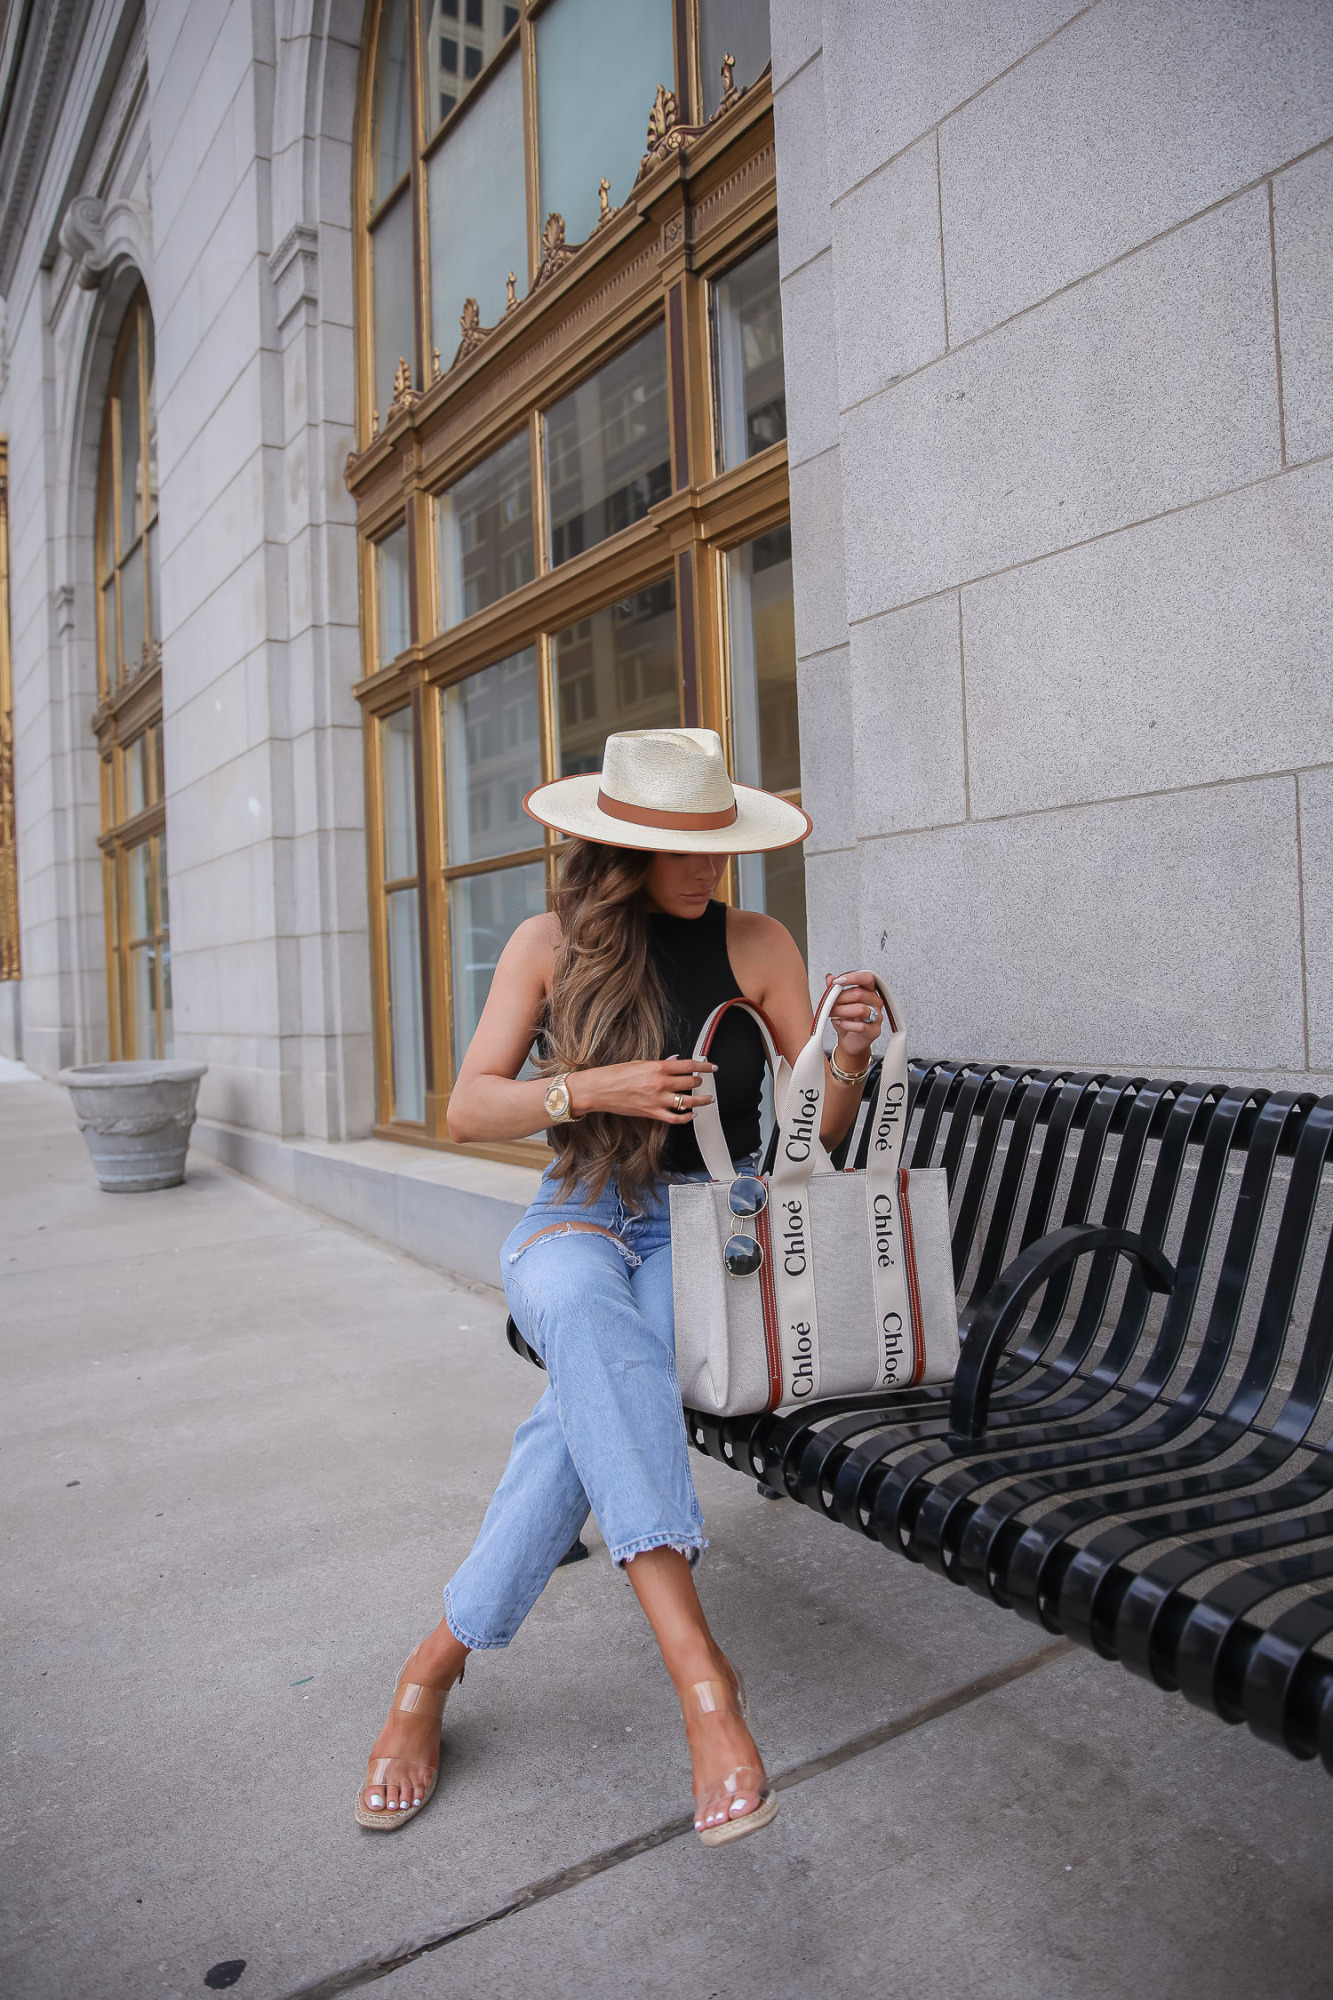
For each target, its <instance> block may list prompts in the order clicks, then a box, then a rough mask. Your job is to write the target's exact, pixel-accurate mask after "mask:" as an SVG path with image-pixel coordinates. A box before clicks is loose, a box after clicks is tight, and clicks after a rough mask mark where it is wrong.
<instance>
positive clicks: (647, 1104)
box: [567, 1056, 717, 1125]
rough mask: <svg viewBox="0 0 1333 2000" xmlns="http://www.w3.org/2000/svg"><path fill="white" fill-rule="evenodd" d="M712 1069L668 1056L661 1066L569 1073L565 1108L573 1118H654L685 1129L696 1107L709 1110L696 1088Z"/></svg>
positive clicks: (707, 1097) (709, 1096)
mask: <svg viewBox="0 0 1333 2000" xmlns="http://www.w3.org/2000/svg"><path fill="white" fill-rule="evenodd" d="M716 1071H717V1064H716V1063H710V1062H702V1061H700V1060H698V1059H697V1058H696V1057H694V1056H667V1057H665V1058H664V1060H663V1061H661V1062H629V1063H608V1064H607V1065H606V1067H605V1068H603V1069H583V1070H577V1069H576V1070H571V1071H570V1073H569V1076H568V1078H567V1083H568V1088H569V1108H570V1110H571V1111H572V1112H573V1113H574V1116H575V1117H576V1118H583V1117H586V1116H587V1114H588V1113H589V1112H590V1111H613V1112H615V1113H617V1114H618V1115H619V1116H620V1117H622V1118H655V1119H657V1120H658V1122H659V1123H660V1124H663V1125H688V1124H690V1123H691V1122H692V1121H693V1118H694V1107H695V1105H696V1104H711V1103H712V1101H713V1093H712V1092H711V1091H706V1090H703V1089H701V1088H700V1086H701V1085H702V1084H703V1083H704V1081H705V1080H706V1079H708V1078H711V1077H712V1076H713V1075H714V1074H715V1073H716Z"/></svg>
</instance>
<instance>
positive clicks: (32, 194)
mask: <svg viewBox="0 0 1333 2000" xmlns="http://www.w3.org/2000/svg"><path fill="white" fill-rule="evenodd" d="M78 11H79V10H78V9H77V8H76V0H18V4H17V5H16V6H15V7H14V10H13V15H14V18H13V20H12V22H11V24H10V27H11V29H12V32H7V33H6V35H5V40H4V46H3V59H4V62H5V69H4V73H3V75H0V293H4V294H8V292H9V288H10V285H11V284H12V282H13V277H14V266H15V263H16V262H17V259H18V253H19V248H20V246H21V244H22V242H23V235H24V231H25V230H26V228H27V226H28V223H29V220H30V218H31V216H32V210H33V204H34V202H35V200H36V197H37V188H38V185H39V183H40V180H41V175H42V168H43V166H44V165H45V163H46V158H47V155H48V153H49V152H50V150H51V140H52V136H53V134H54V131H55V123H56V117H57V115H58V113H59V110H60V102H61V99H62V97H63V95H64V90H65V86H66V84H67V82H68V79H69V73H70V66H69V64H68V62H67V61H66V51H67V48H68V44H69V36H70V28H71V25H72V23H73V22H74V19H75V16H76V13H77V12H78Z"/></svg>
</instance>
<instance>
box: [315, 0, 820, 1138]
mask: <svg viewBox="0 0 1333 2000" xmlns="http://www.w3.org/2000/svg"><path fill="white" fill-rule="evenodd" d="M544 4H548V0H521V6H520V19H519V23H518V26H517V28H516V29H515V30H514V31H512V32H513V33H514V34H516V35H517V37H518V41H519V49H520V61H521V64H522V70H523V83H524V124H525V133H524V139H525V146H524V153H525V176H526V183H527V191H528V205H527V214H528V237H529V242H528V260H529V268H528V272H527V280H528V282H527V288H526V293H525V294H524V293H520V292H519V288H517V287H516V288H515V290H516V297H515V299H514V300H513V301H511V306H510V309H509V310H508V311H506V312H505V314H504V315H503V317H502V318H501V320H500V321H499V322H498V323H497V324H496V325H495V326H494V327H491V328H484V327H481V326H480V325H479V324H477V322H476V317H475V314H473V315H472V316H471V318H469V313H468V312H467V310H466V309H465V311H464V315H463V319H462V322H461V324H460V340H459V345H458V350H457V352H456V354H455V355H454V356H453V357H451V358H448V359H446V360H445V361H443V362H442V360H441V356H440V354H439V352H438V351H437V350H433V349H432V348H431V345H430V271H429V228H428V222H427V215H426V174H425V168H426V163H427V161H428V159H429V157H430V155H431V154H432V152H433V151H434V150H435V148H436V146H438V145H439V144H440V143H441V142H442V140H443V137H444V135H445V134H447V133H448V132H449V131H450V130H451V129H453V127H454V124H455V122H456V120H457V119H458V118H460V117H463V116H466V114H467V106H468V103H469V102H470V99H471V95H472V92H469V93H468V95H467V96H465V97H464V98H463V99H462V100H461V102H460V104H459V106H458V107H457V108H456V109H455V110H454V111H453V112H451V113H450V115H449V117H448V118H447V119H446V120H445V121H444V122H443V123H442V124H441V126H440V127H439V129H438V130H437V131H435V132H433V133H430V134H427V133H426V131H425V128H424V115H423V93H422V90H421V87H420V75H421V60H422V57H421V29H420V8H419V5H418V4H417V0H411V4H409V9H408V19H409V36H408V53H409V70H410V76H409V95H410V103H411V118H412V147H411V164H410V169H409V174H408V176H407V185H408V186H409V188H410V200H411V202H412V217H413V248H414V258H413V265H414V312H413V325H414V332H415V353H414V354H412V355H404V356H402V357H401V361H400V365H399V368H398V371H397V379H396V384H395V393H394V396H393V399H392V401H391V403H390V406H389V408H388V410H387V411H383V412H381V411H379V410H378V409H377V408H376V404H375V390H374V381H375V375H374V327H373V318H372V305H373V300H372V271H371V229H372V225H373V223H374V221H375V220H376V219H377V218H378V217H379V216H381V215H383V214H385V213H386V212H387V209H388V207H389V204H390V202H391V201H393V200H396V199H398V198H399V195H400V193H401V190H402V188H403V186H404V182H403V181H399V182H398V183H396V184H395V188H394V190H393V191H392V193H391V194H390V195H388V196H386V198H385V199H384V201H382V202H381V203H380V204H378V206H377V207H376V208H375V210H374V211H373V212H372V208H371V189H372V186H373V166H374V163H373V159H372V150H371V149H372V145H373V143H374V138H375V134H374V130H373V94H374V82H375V60H376V52H377V46H378V42H379V36H380V25H381V19H382V15H383V6H384V0H372V4H371V6H370V7H369V8H368V10H367V19H366V32H365V36H364V40H363V45H362V59H361V76H360V83H359V90H358V113H357V132H356V146H355V154H354V205H355V215H356V229H355V240H354V259H355V264H354V278H355V297H356V306H357V312H356V363H357V399H356V410H357V416H356V448H355V449H354V450H353V451H352V453H351V454H350V455H349V458H348V461H347V468H346V477H347V484H348V487H349V489H350V491H351V493H352V495H353V497H354V499H355V502H356V509H357V527H358V535H359V538H360V548H361V564H360V581H361V620H362V658H363V663H364V668H365V671H364V676H363V678H362V679H361V680H360V681H359V682H358V683H357V685H356V687H355V690H354V692H355V694H356V697H357V700H358V701H359V702H360V704H361V707H362V711H363V716H364V719H365V730H364V744H365V775H366V802H367V828H368V840H367V864H368V876H369V894H370V911H371V939H372V943H371V975H372V991H373V1002H374V1021H375V1051H376V1079H377V1091H378V1098H377V1124H376V1127H375V1130H376V1131H377V1133H378V1134H379V1135H380V1136H383V1137H388V1138H393V1139H399V1140H407V1141H409V1142H414V1143H420V1144H426V1145H432V1146H443V1147H451V1142H450V1141H449V1139H448V1135H447V1131H446V1127H445V1111H446V1107H447V1104H448V1097H449V1091H450V1088H451V1086H452V1079H453V1053H452V1052H453V1004H454V1003H453V993H452V988H451V952H450V945H449V932H448V909H447V903H448V893H449V882H450V881H451V880H454V879H457V878H458V876H460V875H462V874H467V873H481V872H483V871H490V870H497V869H500V868H504V867H511V866H525V865H530V863H531V862H532V861H533V860H536V859H542V860H544V861H545V863H546V867H547V874H548V889H549V884H550V880H551V877H552V871H553V868H554V863H555V857H556V853H557V851H558V845H559V842H558V837H557V836H555V835H554V834H552V833H550V832H547V831H544V830H543V829H541V828H539V827H538V826H536V825H535V824H534V827H533V840H532V843H531V846H530V847H528V848H525V849H524V850H523V851H522V852H521V853H520V852H518V851H516V852H515V853H514V854H512V855H505V856H501V857H496V858H492V859H487V860H485V861H483V862H479V863H473V864H466V863H465V864H462V865H461V866H452V865H450V864H449V863H448V860H447V855H446V849H445V807H444V795H443V784H444V774H443V717H442V713H441V707H442V698H443V694H444V691H445V690H446V689H447V688H449V687H450V686H452V685H454V684H455V683H457V682H459V681H461V680H464V679H466V678H467V677H468V676H469V675H471V674H473V673H476V672H479V671H480V670H482V669H483V668H485V667H488V666H490V665H492V664H494V663H496V662H498V661H500V660H503V659H505V658H507V657H509V656H510V655H512V654H514V653H516V652H519V651H521V650H522V649H524V648H526V647H533V648H534V649H535V651H536V656H537V684H538V690H539V703H540V753H541V772H542V777H543V780H548V779H549V778H551V777H553V776H555V775H556V772H555V769H554V753H555V736H556V729H555V715H554V689H553V676H552V671H551V647H552V639H553V636H554V635H555V634H556V633H558V632H559V631H561V630H563V629H564V628H565V627H567V626H569V625H571V624H573V623H575V622H576V621H577V620H579V619H581V618H584V617H587V616H589V615H590V614H591V613H592V612H594V611H597V610H599V609H601V608H602V607H603V606H605V605H607V604H610V603H613V602H615V601H617V600H618V599H621V598H624V597H627V596H629V595H631V594H633V593H635V592H637V591H640V590H642V589H644V588H646V587H647V586H648V585H650V584H652V583H654V582H657V581H659V580H660V579H662V578H663V577H665V576H667V575H670V576H671V578H672V580H673V582H674V586H675V600H676V621H677V662H678V672H679V676H680V687H681V712H682V717H683V720H684V721H685V723H686V724H687V725H702V726H705V727H710V728H714V729H716V730H717V731H718V732H719V734H720V735H721V737H722V739H723V742H724V745H725V746H726V748H727V751H728V755H729V756H730V754H731V747H732V746H731V696H730V671H729V663H728V640H727V602H726V561H727V554H728V551H729V550H730V549H731V548H733V547H734V546H736V545H737V544H738V543H740V542H743V541H746V540H748V539H750V538H751V537H753V536H756V535H759V534H762V533H764V532H765V531H766V530H767V529H770V528H772V527H775V526H779V525H781V524H782V523H784V522H785V521H786V520H787V519H788V518H789V513H790V500H789V486H788V476H787V447H786V444H785V442H781V443H778V444H776V445H773V446H770V447H769V448H768V449H766V450H764V451H762V452H760V453H757V454H756V455H755V456H754V457H752V458H750V459H748V460H746V461H745V462H744V463H743V464H741V465H738V466H735V467H733V468H732V469H731V470H729V471H727V472H725V473H719V472H718V470H717V467H718V465H719V463H720V450H719V436H718V413H717V410H716V407H715V384H714V367H713V353H712V339H713V336H712V325H711V317H710V287H711V284H712V281H713V280H714V279H715V278H717V277H719V276H721V275H722V274H723V273H724V272H726V271H727V270H729V269H730V268H731V267H732V266H733V265H734V264H736V263H737V262H739V261H740V260H741V259H742V258H743V257H745V256H746V255H747V254H748V253H749V252H750V251H751V250H753V249H756V248H758V247H759V246H760V245H761V244H762V243H764V242H765V241H767V240H768V239H770V238H771V237H773V236H774V234H775V233H776V227H777V195H776V179H775V158H774V142H773V111H772V92H771V83H770V75H769V72H768V71H765V72H764V74H763V75H762V76H761V77H760V78H759V79H758V80H757V81H755V82H753V83H752V84H751V85H750V86H749V87H748V88H747V89H745V90H743V91H734V92H733V93H732V94H731V95H730V96H729V97H728V98H726V99H725V100H724V103H723V105H722V108H721V110H720V111H719V112H718V113H717V115H716V116H715V117H714V118H713V119H712V120H711V122H710V123H709V124H707V125H704V126H694V125H693V124H692V122H691V120H692V117H693V115H694V110H695V107H696V106H697V105H698V104H699V103H700V102H701V91H700V82H699V24H698V8H697V0H675V6H674V41H675V52H676V57H675V66H676V78H675V80H674V81H675V96H674V99H671V98H670V97H665V98H664V94H663V93H662V92H659V94H658V99H657V102H656V105H645V106H644V107H643V109H644V119H645V132H646V139H645V145H646V148H647V152H646V156H645V162H644V166H643V168H642V169H641V171H640V176H639V179H638V180H637V181H636V183H635V185H634V188H633V190H632V191H631V193H630V195H629V196H628V197H627V199H626V201H625V202H624V203H623V205H622V206H621V207H620V208H619V209H614V210H608V211H607V212H606V213H605V214H604V215H603V217H602V220H601V222H600V223H599V224H598V226H597V227H596V229H595V230H594V232H593V235H592V236H591V237H590V238H589V239H588V240H587V241H586V242H585V243H583V244H581V245H569V244H567V243H565V241H564V232H563V222H562V219H561V218H560V217H558V216H556V217H553V218H550V219H548V220H547V221H546V222H545V224H544V225H543V226H540V227H539V225H538V220H537V192H538V185H537V157H536V128H535V120H536V114H535V39H534V23H535V20H536V17H537V16H538V14H539V13H540V12H541V10H542V6H543V5H544ZM512 46H513V44H512V41H511V40H506V41H505V42H504V43H503V44H502V45H501V49H500V51H499V52H498V53H497V55H496V56H495V57H494V58H493V63H498V62H499V61H501V60H503V59H505V58H506V57H507V56H508V54H509V53H510V51H511V49H512ZM491 67H492V65H488V66H487V69H486V70H485V71H484V72H483V75H482V79H481V83H484V81H485V79H486V77H487V76H488V75H489V74H490V70H491ZM479 88H480V84H474V85H473V91H476V90H477V89H479ZM650 113H651V114H652V119H651V123H650ZM659 321H660V322H662V323H663V324H664V327H665V333H666V348H667V388H668V412H667V427H668V435H669V439H670V458H671V491H670V493H669V494H668V495H667V497H666V498H664V499H663V500H661V501H659V502H658V503H657V504H656V505H654V506H653V507H651V508H650V510H649V513H648V516H647V517H646V518H645V519H643V520H641V521H638V522H635V523H633V524H632V525H631V526H629V527H627V528H624V529H622V530H620V531H619V532H617V533H615V534H613V535H611V536H609V537H608V538H607V539H605V540H604V541H602V542H599V543H597V544H596V545H595V546H594V547H592V548H590V549H586V550H584V551H583V552H581V553H580V554H579V555H577V556H574V557H571V558H569V559H568V560H567V561H565V562H564V563H562V564H560V565H559V566H558V567H557V568H554V569H553V568H552V567H551V564H550V536H549V524H548V521H547V518H546V486H545V475H544V442H543V423H544V416H543V412H545V411H546V410H548V409H549V408H550V407H551V406H552V405H553V404H555V403H556V402H557V401H558V400H559V399H560V397H561V396H563V395H564V394H565V393H567V391H569V390H571V389H573V388H574V387H576V386H577V385H578V384H579V383H580V382H581V381H583V380H585V379H586V378H587V377H588V376H589V375H591V374H593V373H594V372H595V371H596V370H597V369H598V368H599V367H600V366H602V365H603V364H604V363H605V362H606V361H608V360H610V359H612V358H613V357H614V356H615V355H616V354H617V353H618V352H619V351H621V350H622V349H623V348H626V347H628V346H629V345H631V344H632V343H633V342H634V341H635V340H636V339H638V338H639V337H640V336H641V335H642V334H643V333H645V332H646V331H647V330H648V329H649V328H650V327H651V326H652V325H653V324H654V323H655V322H659ZM525 425H526V427H527V429H528V433H529V440H530V464H531V473H532V530H533V544H534V549H533V554H534V564H535V574H534V575H533V577H532V578H531V580H530V581H529V582H527V583H525V584H522V585H521V586H519V587H518V588H517V589H515V590H513V591H512V592H510V593H509V594H508V595H506V596H502V597H501V598H499V599H498V600H497V601H496V602H494V603H492V604H490V605H488V606H486V607H485V609H483V610H481V611H479V612H476V613H474V614H473V615H472V616H470V617H468V618H465V619H463V620H462V621H461V622H459V623H457V624H455V625H453V626H451V627H450V629H449V630H448V631H447V632H441V631H440V629H439V625H440V603H439V576H438V563H437V553H436V552H437V523H436V505H435V498H436V495H437V494H440V493H441V492H443V491H444V490H445V489H446V488H450V487H452V486H454V485H455V484H456V483H457V481H458V480H459V479H461V478H462V477H463V476H464V475H465V474H466V473H468V472H469V471H471V470H472V469H473V468H474V467H475V466H476V465H478V464H479V463H480V462H481V461H482V460H484V459H486V458H488V457H489V456H490V455H491V454H492V453H493V452H494V451H496V450H497V449H498V448H499V447H500V446H501V445H502V444H504V443H505V442H507V441H508V440H509V439H511V438H512V437H514V436H515V435H516V433H518V432H519V431H521V430H522V429H523V427H524V426H525ZM400 520H405V522H406V527H407V551H408V575H409V605H410V617H411V628H410V629H411V644H410V646H409V648H408V649H407V651H406V652H404V653H403V654H401V655H400V656H399V657H398V659H397V660H396V661H394V662H384V663H381V662H380V661H379V658H378V650H377V649H378V633H379V617H378V605H377V576H376V561H375V544H376V543H377V542H378V541H379V540H381V539H382V538H383V537H384V536H385V535H386V534H387V533H389V532H391V530H392V529H393V528H394V527H395V526H396V525H397V524H398V522H399V521H400ZM408 702H410V703H411V704H412V706H413V713H414V718H415V731H416V734H415V756H416V776H417V797H416V809H417V820H418V839H419V848H418V872H417V878H416V879H417V881H418V883H419V885H420V886H421V887H422V888H423V889H424V894H421V895H419V902H418V908H419V915H420V922H421V940H420V945H421V962H422V985H423V999H422V1006H423V1020H424V1023H425V1037H424V1040H425V1047H424V1049H423V1063H424V1073H425V1117H424V1119H423V1120H422V1121H420V1122H415V1121H410V1122H409V1121H403V1120H400V1119H396V1118H395V1117H394V1116H393V1087H392V1050H391V1043H390V1022H389V1005H388V969H387V937H386V907H385V901H384V874H383V861H384V853H383V828H384V821H383V806H384V777H383V771H382V769H381V765H380V742H379V730H378V727H377V722H378V718H380V717H381V716H384V715H387V714H389V713H390V712H391V711H393V710H395V709H398V708H401V707H403V706H404V705H405V704H406V703H408ZM796 796H797V797H798V798H799V795H796ZM733 877H734V870H729V871H728V877H727V879H726V882H725V884H724V893H726V894H727V895H728V896H729V898H730V897H732V896H734V892H735V883H734V880H733V879H732V878H733ZM462 1150H464V1151H469V1152H476V1151H480V1152H482V1153H484V1154H486V1155H488V1156H489V1157H492V1158H496V1157H498V1158H502V1159H512V1160H518V1161H522V1162H523V1163H525V1164H531V1163H533V1162H539V1161H540V1160H541V1159H542V1158H543V1157H544V1155H545V1148H544V1147H543V1146H540V1145H537V1144H534V1143H530V1142H519V1143H516V1144H511V1145H498V1146H497V1145H487V1146H483V1147H472V1146H469V1147H465V1148H463V1149H462Z"/></svg>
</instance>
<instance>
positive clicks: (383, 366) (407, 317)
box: [370, 194, 416, 424]
mask: <svg viewBox="0 0 1333 2000" xmlns="http://www.w3.org/2000/svg"><path fill="white" fill-rule="evenodd" d="M370 262H371V276H372V285H373V290H374V294H375V411H376V414H377V416H378V417H379V420H380V422H381V424H383V423H385V422H386V421H387V419H388V415H389V405H390V403H391V402H392V401H393V378H394V376H395V375H396V374H397V372H398V363H399V361H400V360H404V361H406V363H407V365H408V367H409V368H410V367H411V366H412V357H413V355H414V354H415V352H416V337H415V335H414V333H413V330H412V328H413V321H412V310H413V308H412V198H411V196H410V195H408V194H404V195H403V197H402V199H401V200H400V201H396V202H395V203H394V205H393V207H392V208H391V209H390V210H389V213H388V214H387V215H386V216H384V217H383V218H382V219H381V221H379V222H377V223H376V225H375V233H374V235H373V236H372V237H371V239H370Z"/></svg>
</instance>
